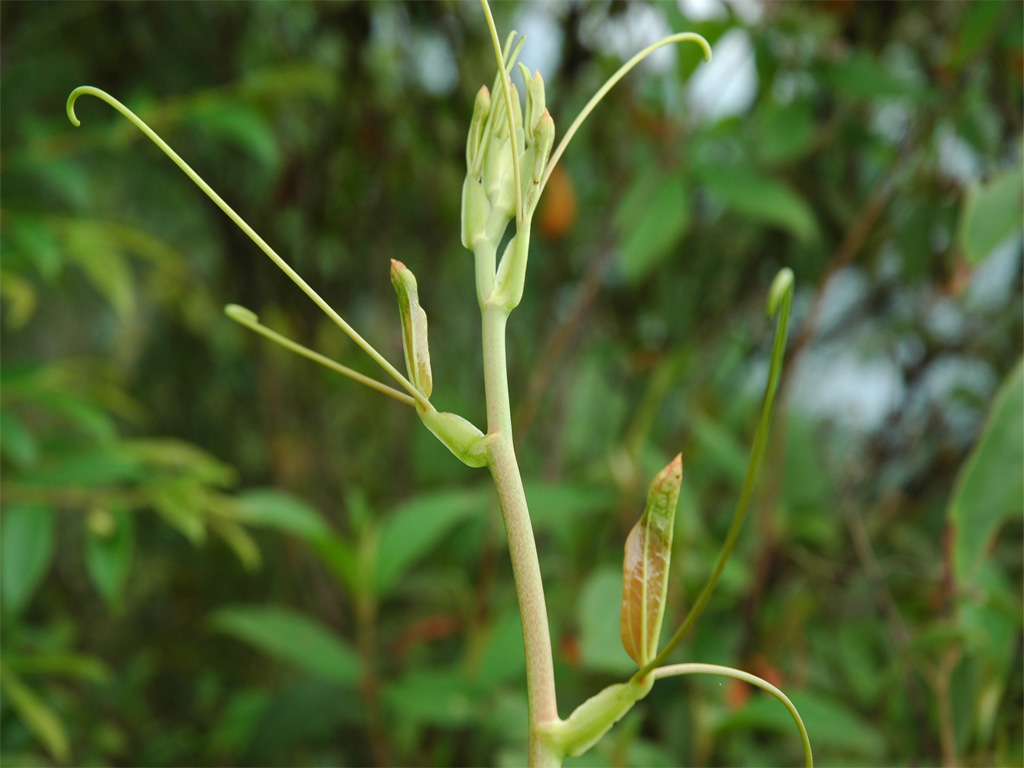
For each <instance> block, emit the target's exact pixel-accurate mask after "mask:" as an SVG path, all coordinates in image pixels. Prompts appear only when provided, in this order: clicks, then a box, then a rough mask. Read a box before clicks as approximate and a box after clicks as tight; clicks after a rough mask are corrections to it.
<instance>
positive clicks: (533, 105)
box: [524, 72, 547, 141]
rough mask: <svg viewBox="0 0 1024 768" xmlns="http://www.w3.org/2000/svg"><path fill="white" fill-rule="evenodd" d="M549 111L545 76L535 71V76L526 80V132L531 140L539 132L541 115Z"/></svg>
mask: <svg viewBox="0 0 1024 768" xmlns="http://www.w3.org/2000/svg"><path fill="white" fill-rule="evenodd" d="M546 111H547V106H546V104H545V98H544V78H543V77H541V75H540V72H534V73H533V77H531V78H530V79H528V80H527V81H526V115H525V116H524V120H525V122H526V133H527V136H529V138H530V140H531V141H534V140H535V139H534V136H535V134H536V133H537V125H538V123H540V119H541V116H542V115H543V114H544V113H545V112H546Z"/></svg>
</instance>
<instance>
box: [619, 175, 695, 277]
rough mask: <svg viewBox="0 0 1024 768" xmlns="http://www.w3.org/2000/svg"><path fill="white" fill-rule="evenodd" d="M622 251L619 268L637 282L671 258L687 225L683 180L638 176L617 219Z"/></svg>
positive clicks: (688, 214) (688, 213)
mask: <svg viewBox="0 0 1024 768" xmlns="http://www.w3.org/2000/svg"><path fill="white" fill-rule="evenodd" d="M616 225H617V228H618V229H619V231H620V233H621V234H620V239H621V242H622V248H621V250H620V252H619V265H620V266H621V268H622V271H623V273H624V274H625V275H626V279H627V280H629V281H630V282H638V281H640V280H642V279H643V278H645V277H647V276H648V275H649V274H650V273H651V272H652V271H653V270H654V268H655V267H657V266H658V265H659V264H660V263H661V262H662V261H664V260H665V258H667V257H668V256H669V255H671V253H672V251H673V249H674V248H675V247H676V246H677V245H678V244H679V241H680V240H681V239H682V238H683V235H685V234H686V230H687V229H688V228H689V225H690V198H689V195H688V192H687V189H686V185H685V183H684V182H683V180H682V179H681V178H680V177H678V176H669V177H668V178H659V177H653V178H652V177H641V178H640V179H639V180H638V181H637V182H636V183H634V185H633V187H632V188H631V189H630V191H629V193H627V195H626V198H625V199H624V200H623V202H622V205H621V206H620V209H619V214H617V216H616Z"/></svg>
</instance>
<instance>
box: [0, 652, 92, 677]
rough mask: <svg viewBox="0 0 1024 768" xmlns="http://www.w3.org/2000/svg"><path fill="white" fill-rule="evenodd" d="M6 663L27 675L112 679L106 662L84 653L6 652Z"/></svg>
mask: <svg viewBox="0 0 1024 768" xmlns="http://www.w3.org/2000/svg"><path fill="white" fill-rule="evenodd" d="M4 664H5V665H7V666H8V667H10V668H11V669H12V670H14V671H15V672H19V673H21V674H25V675H60V676H63V677H71V678H75V679H78V680H88V681H90V682H94V683H103V682H106V681H107V680H109V679H110V669H109V668H108V667H107V665H106V664H104V663H103V662H102V661H100V660H99V659H97V658H96V657H95V656H87V655H85V654H82V653H65V652H63V651H54V652H38V651H34V652H32V653H29V654H26V655H24V656H20V655H16V654H13V653H4Z"/></svg>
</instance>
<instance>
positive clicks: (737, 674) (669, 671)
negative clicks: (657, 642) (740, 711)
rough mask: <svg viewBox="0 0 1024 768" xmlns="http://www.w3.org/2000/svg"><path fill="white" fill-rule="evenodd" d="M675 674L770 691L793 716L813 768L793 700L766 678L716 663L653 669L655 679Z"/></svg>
mask: <svg viewBox="0 0 1024 768" xmlns="http://www.w3.org/2000/svg"><path fill="white" fill-rule="evenodd" d="M677 675H721V676H722V677H731V678H733V679H734V680H742V681H743V682H745V683H750V684H751V685H753V686H756V687H758V688H760V689H761V690H763V691H767V692H768V693H770V694H771V695H772V696H774V697H775V698H776V699H778V700H779V701H781V702H782V703H783V705H784V706H785V707H786V709H788V710H789V714H791V715H792V716H793V720H794V722H796V727H797V730H798V731H800V740H801V741H802V742H803V747H804V762H805V763H806V764H807V768H813V766H814V756H813V755H812V754H811V740H810V738H808V736H807V728H806V727H804V721H803V720H802V719H801V718H800V713H799V712H797V709H796V707H795V706H794V705H793V702H792V701H790V700H789V697H788V696H787V695H786V694H784V693H783V692H782V691H780V690H779V689H778V688H776V687H775V686H774V685H772V684H771V683H769V682H768V681H767V680H762V679H761V678H760V677H758V676H757V675H752V674H750V673H749V672H744V671H742V670H740V669H733V668H732V667H720V666H719V665H717V664H671V665H669V666H667V667H659V668H658V669H656V670H654V678H655V679H656V680H660V679H661V678H663V677H673V676H677Z"/></svg>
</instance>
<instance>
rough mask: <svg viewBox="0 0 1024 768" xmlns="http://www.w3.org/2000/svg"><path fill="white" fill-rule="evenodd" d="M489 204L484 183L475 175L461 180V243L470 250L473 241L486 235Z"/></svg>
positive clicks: (489, 211) (489, 212) (489, 213)
mask: <svg viewBox="0 0 1024 768" xmlns="http://www.w3.org/2000/svg"><path fill="white" fill-rule="evenodd" d="M490 215H491V204H490V203H489V202H487V193H486V192H485V191H484V185H483V184H482V183H480V180H479V179H477V178H476V177H475V176H466V180H465V181H464V182H462V245H463V246H465V247H466V248H469V249H470V250H472V248H473V245H474V243H476V242H477V241H478V240H479V239H480V238H481V237H486V236H487V220H488V218H490Z"/></svg>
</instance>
